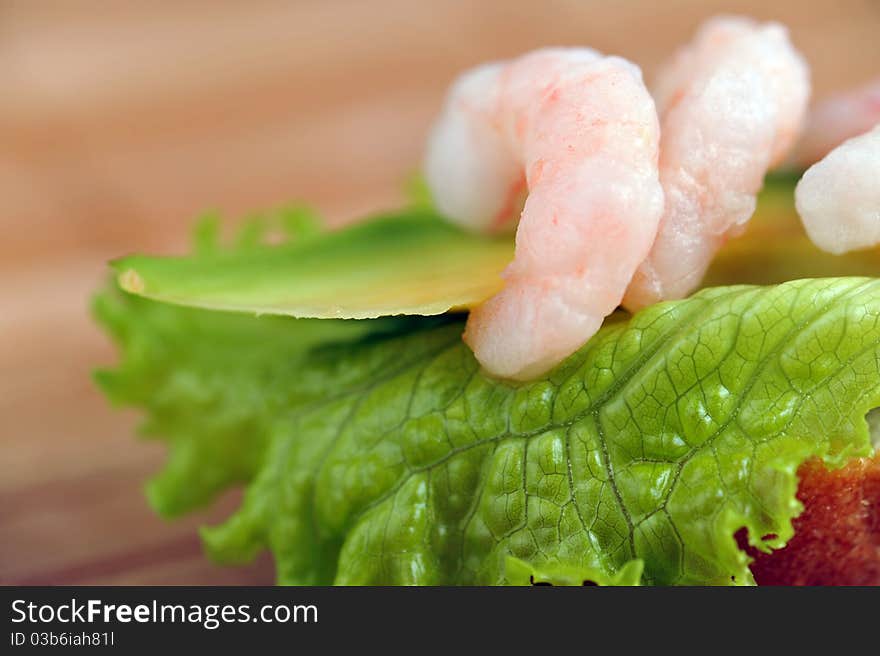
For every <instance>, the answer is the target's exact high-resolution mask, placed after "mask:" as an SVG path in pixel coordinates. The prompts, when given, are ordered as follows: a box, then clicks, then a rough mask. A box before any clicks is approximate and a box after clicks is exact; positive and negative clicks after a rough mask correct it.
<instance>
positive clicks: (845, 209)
mask: <svg viewBox="0 0 880 656" xmlns="http://www.w3.org/2000/svg"><path fill="white" fill-rule="evenodd" d="M795 206H796V207H797V211H798V214H800V216H801V221H803V223H804V227H805V228H806V230H807V234H808V235H809V236H810V239H812V240H813V242H814V243H815V244H816V245H817V246H818V247H819V248H821V249H823V250H826V251H828V252H829V253H834V254H835V255H839V254H841V253H845V252H847V251H851V250H855V249H859V248H868V247H870V246H875V245H877V244H878V243H880V124H878V125H877V126H876V127H875V128H874V129H873V130H871V131H870V132H867V133H866V134H863V135H861V136H858V137H853V138H852V139H850V140H848V141H845V142H844V143H843V144H841V145H840V146H838V147H837V148H835V149H834V150H832V151H831V152H830V153H828V155H826V156H825V158H824V159H822V160H821V161H819V162H818V163H816V164H814V165H813V166H811V167H810V168H809V169H808V170H807V172H806V173H804V177H803V178H801V180H800V182H798V185H797V188H796V189H795Z"/></svg>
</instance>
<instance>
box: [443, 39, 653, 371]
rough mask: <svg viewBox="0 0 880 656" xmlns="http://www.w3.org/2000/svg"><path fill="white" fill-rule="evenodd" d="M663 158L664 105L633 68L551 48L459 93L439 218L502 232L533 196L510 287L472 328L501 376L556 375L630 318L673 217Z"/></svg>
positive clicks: (448, 130) (477, 311) (458, 88)
mask: <svg viewBox="0 0 880 656" xmlns="http://www.w3.org/2000/svg"><path fill="white" fill-rule="evenodd" d="M658 155H659V124H658V121H657V113H656V110H655V108H654V102H653V100H652V99H651V96H650V94H649V93H648V91H647V89H646V88H645V86H644V83H643V82H642V77H641V72H640V70H639V69H638V68H637V67H636V66H635V65H633V64H631V63H629V62H627V61H626V60H624V59H621V58H619V57H604V56H602V55H600V54H599V53H597V52H595V51H593V50H589V49H586V48H576V49H575V48H571V49H568V48H565V49H563V48H552V49H544V50H538V51H535V52H533V53H530V54H526V55H524V56H522V57H520V58H518V59H515V60H512V61H509V62H502V63H496V64H489V65H486V66H483V67H480V68H477V69H474V70H472V71H470V72H468V73H465V74H464V75H463V76H462V77H461V78H460V79H459V80H458V82H456V83H455V85H454V86H453V87H452V89H451V91H450V93H449V96H448V98H447V101H446V104H445V107H444V109H443V111H442V113H441V115H440V117H439V119H438V120H437V123H436V124H435V126H434V129H433V133H432V136H431V138H430V140H429V145H428V152H427V155H426V162H425V171H426V178H427V182H428V185H429V188H430V190H431V192H432V194H433V197H434V199H435V202H436V204H437V206H438V208H439V209H440V210H441V211H442V212H443V213H444V214H446V215H448V216H449V218H450V219H452V220H454V221H456V222H458V223H459V224H461V225H464V226H466V227H468V228H470V229H474V230H484V231H485V230H497V229H501V228H503V227H504V226H505V225H509V222H510V221H511V219H512V218H515V216H516V207H515V202H516V199H517V197H518V196H519V195H520V194H521V192H522V191H523V189H524V188H525V189H527V191H528V196H527V198H526V200H525V204H524V206H523V208H522V213H521V217H520V220H519V225H518V227H517V232H516V249H515V254H514V259H513V262H512V263H511V264H510V265H509V266H508V267H507V269H506V270H505V272H504V274H503V275H504V279H505V287H504V288H503V289H502V291H501V292H499V293H498V294H497V295H495V296H493V297H492V298H490V299H489V300H488V301H486V302H485V303H483V304H482V305H480V306H478V307H476V308H474V309H473V310H472V311H471V314H470V316H469V317H468V321H467V325H466V328H465V333H464V340H465V342H467V344H468V345H469V346H470V347H471V348H472V349H473V351H474V354H475V355H476V357H477V359H478V360H479V361H480V363H481V364H482V365H483V367H484V368H485V369H486V370H487V371H488V372H489V373H491V374H494V375H496V376H500V377H505V378H513V379H528V378H532V377H534V376H537V375H539V374H541V373H543V372H545V371H547V370H549V369H550V368H552V367H553V366H555V365H556V364H558V363H559V362H560V361H561V360H563V359H564V358H565V357H567V356H568V355H570V354H571V353H573V352H574V351H575V350H577V349H578V348H579V347H580V346H582V345H583V344H584V343H586V341H587V340H588V339H589V338H590V337H591V336H592V335H593V334H594V333H595V332H596V331H597V330H598V329H599V327H600V326H601V324H602V321H603V319H604V317H605V316H606V315H608V314H610V313H611V312H612V311H613V310H614V309H615V308H616V307H617V305H618V304H619V303H620V300H621V298H622V296H623V292H624V290H625V289H626V286H627V284H628V283H629V281H630V278H631V277H632V275H633V272H634V271H635V269H636V267H637V266H638V265H639V263H640V262H641V261H642V260H643V259H644V258H645V256H646V255H647V253H648V250H649V249H650V247H651V243H652V241H653V239H654V235H655V234H656V231H657V225H658V221H659V219H660V214H661V212H662V210H663V191H662V188H661V187H660V180H659V175H658V169H657V160H658Z"/></svg>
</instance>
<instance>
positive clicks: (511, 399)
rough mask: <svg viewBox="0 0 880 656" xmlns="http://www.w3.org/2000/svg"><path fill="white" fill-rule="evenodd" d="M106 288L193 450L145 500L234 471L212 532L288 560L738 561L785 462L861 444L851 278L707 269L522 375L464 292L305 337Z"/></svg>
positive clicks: (695, 565)
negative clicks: (512, 378) (683, 292)
mask: <svg viewBox="0 0 880 656" xmlns="http://www.w3.org/2000/svg"><path fill="white" fill-rule="evenodd" d="M101 298H102V299H103V300H101V301H99V303H98V307H99V308H102V306H106V307H104V308H103V309H100V311H99V317H100V318H101V319H102V320H103V321H104V322H105V323H107V324H109V325H110V327H111V328H112V329H114V330H115V331H116V332H117V335H122V345H123V349H124V357H123V364H122V366H121V367H120V369H118V370H116V371H115V372H112V373H105V374H103V375H102V380H103V381H104V385H105V388H106V389H107V390H108V391H109V392H110V393H111V395H112V396H113V397H114V398H117V399H119V400H125V401H129V402H133V403H136V404H140V405H144V406H145V407H146V408H147V410H148V412H149V413H150V416H151V420H150V422H149V424H150V425H151V426H152V427H154V428H155V429H156V430H159V431H161V432H163V433H165V434H166V435H171V436H172V438H171V439H172V449H174V448H177V446H176V445H177V444H178V443H180V444H182V445H184V446H181V447H179V448H185V449H186V450H188V451H189V454H188V455H187V456H186V458H185V459H188V462H187V464H186V465H185V466H183V467H180V469H179V472H177V473H175V474H174V475H173V476H170V475H169V478H167V481H166V483H165V484H163V485H159V486H155V488H154V493H153V501H154V504H156V505H158V506H159V507H160V508H165V509H166V510H167V509H169V508H170V509H172V510H180V509H183V508H186V507H190V506H191V505H193V503H196V502H199V501H203V500H204V499H206V498H207V497H208V496H209V495H210V494H211V493H212V492H214V491H216V490H217V489H219V488H220V487H222V486H223V485H228V484H229V483H231V482H233V481H249V482H248V484H247V488H246V493H245V497H244V501H243V503H242V506H241V508H240V509H239V510H238V511H237V512H236V513H235V514H234V515H233V516H232V517H231V518H230V519H229V520H228V521H227V522H225V523H224V524H222V525H219V526H215V527H211V528H207V529H205V530H204V532H203V537H204V540H205V544H206V546H207V548H208V551H209V553H210V554H211V555H212V556H213V557H214V558H216V559H218V560H221V561H224V562H232V563H234V562H243V561H247V560H248V559H249V558H251V557H253V556H254V554H256V553H257V552H259V551H260V550H262V549H264V548H269V549H271V550H272V552H273V554H274V556H275V561H276V565H277V572H278V580H279V581H280V582H281V583H286V584H315V583H319V584H320V583H333V582H335V583H340V584H378V583H382V584H403V583H405V584H462V583H463V584H468V583H519V584H521V583H524V582H526V579H528V580H529V581H531V582H551V583H576V584H578V585H580V584H581V583H582V582H584V581H587V582H592V583H597V584H634V583H645V584H687V583H699V584H729V583H741V584H746V583H751V582H752V578H751V574H750V572H749V570H748V562H749V558H748V556H747V555H746V554H745V553H744V552H742V551H741V550H740V549H739V548H738V546H737V544H736V542H735V540H734V537H733V536H734V533H736V532H737V531H738V530H739V529H740V528H742V527H745V528H746V529H748V535H749V541H750V543H751V544H752V545H753V546H755V547H756V548H758V549H762V550H767V549H773V548H778V547H781V546H783V545H784V544H785V543H786V541H787V540H788V539H789V538H790V537H791V535H792V525H791V519H792V518H793V517H794V516H796V515H797V514H798V513H799V512H800V510H801V506H800V504H799V502H798V501H797V499H796V497H795V492H796V488H797V475H796V472H797V468H798V466H799V465H800V464H801V463H802V462H804V461H805V460H806V459H808V458H811V457H820V458H823V459H824V460H825V462H826V463H828V464H829V465H830V466H837V465H840V464H842V463H843V462H845V461H846V460H847V459H848V458H850V457H853V456H861V455H868V454H870V453H871V443H870V440H869V435H868V429H867V423H866V421H865V414H866V413H867V411H868V410H870V409H871V408H873V407H876V406H878V405H880V369H878V362H880V281H874V280H871V279H865V278H842V279H814V280H799V281H793V282H788V283H784V284H781V285H778V286H771V287H754V286H734V287H720V288H712V289H707V290H704V291H702V292H699V293H698V294H696V295H695V296H693V297H692V298H690V299H688V300H684V301H677V302H670V303H662V304H659V305H656V306H653V307H651V308H648V309H647V310H645V311H643V312H641V313H639V314H638V315H636V316H635V317H633V318H632V319H629V320H620V321H617V322H610V323H609V325H607V326H606V327H604V328H603V329H602V330H601V331H600V332H599V333H598V334H597V335H596V336H595V337H594V338H593V339H592V340H590V342H589V343H588V344H587V345H586V346H585V347H584V348H583V349H581V350H580V351H579V352H578V353H576V354H575V355H573V356H571V357H570V358H569V359H568V360H567V361H565V362H564V363H563V364H562V365H561V366H560V367H558V368H557V369H556V370H554V371H553V372H551V374H550V375H548V376H547V377H546V378H544V379H541V380H536V381H532V382H529V383H522V384H514V383H509V382H504V381H497V380H493V379H491V378H488V377H486V376H485V375H484V374H483V373H482V372H481V371H480V370H479V367H478V365H477V363H476V362H475V361H474V359H473V356H472V354H471V353H470V351H469V350H468V349H467V347H466V346H465V345H463V344H462V342H461V339H460V336H461V331H462V327H463V324H462V319H461V318H457V317H454V316H452V317H447V318H445V319H437V320H434V321H431V320H428V319H412V320H411V321H410V322H408V323H407V324H406V325H405V326H402V325H401V324H398V323H397V321H399V320H389V321H391V324H389V325H386V326H385V327H384V328H382V329H378V328H377V329H373V328H366V329H365V330H366V332H367V335H366V336H365V335H364V334H360V335H358V334H351V333H349V334H342V335H340V336H338V338H334V337H331V336H330V335H323V334H321V333H323V329H324V328H325V327H326V328H327V329H328V331H329V332H332V329H331V326H332V325H333V324H331V323H328V322H321V323H320V325H319V326H317V327H316V329H315V330H316V332H315V333H314V341H312V342H311V344H310V343H309V338H308V337H307V336H306V335H307V334H308V330H310V329H311V328H310V326H313V325H314V324H313V323H310V322H302V323H301V322H298V321H297V320H292V319H285V318H275V319H271V318H266V317H263V318H259V319H258V318H254V317H248V316H244V315H230V314H225V313H217V312H207V311H204V310H195V309H184V308H178V307H172V306H164V305H161V304H157V303H153V302H151V301H148V300H144V299H138V298H135V297H133V296H131V295H117V296H114V295H109V294H105V295H104V296H102V297H101ZM113 299H115V300H113ZM114 303H116V304H115V305H114ZM108 307H109V308H110V309H109V311H108V309H107V308H108ZM153 313H155V314H153ZM166 313H167V314H166ZM178 313H179V315H180V317H181V318H174V317H173V316H172V315H174V316H177V315H178ZM184 316H185V317H186V318H182V317H184ZM340 323H342V325H341V326H340V328H342V330H348V328H347V326H348V324H346V323H344V322H340ZM377 323H381V322H373V321H365V322H356V323H355V324H354V325H357V326H375V325H376V324H377ZM215 324H216V325H215ZM300 328H302V329H304V330H306V332H304V333H302V335H300V334H299V330H300ZM157 356H158V357H157ZM205 390H207V392H206V391H205ZM174 436H177V437H174ZM255 444H256V448H254V445H255ZM252 450H253V451H255V452H256V453H257V455H254V456H253V457H251V456H249V455H247V454H248V453H250V452H251V451H252ZM175 457H176V456H175V455H174V451H172V463H173V462H174V459H175ZM172 470H174V466H173V465H172ZM204 472H209V474H207V475H206V474H205V473H204ZM210 472H213V474H211V473H210ZM202 476H204V479H200V477H202ZM190 477H192V479H190ZM160 480H161V479H160ZM205 480H207V483H205ZM187 487H194V488H195V490H196V492H191V491H189V490H186V489H185V488H187ZM526 575H527V576H526Z"/></svg>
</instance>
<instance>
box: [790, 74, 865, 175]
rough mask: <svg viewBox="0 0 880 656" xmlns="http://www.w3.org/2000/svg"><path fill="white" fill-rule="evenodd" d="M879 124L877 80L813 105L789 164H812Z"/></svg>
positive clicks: (803, 165) (805, 165) (802, 165)
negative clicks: (813, 107) (848, 140)
mask: <svg viewBox="0 0 880 656" xmlns="http://www.w3.org/2000/svg"><path fill="white" fill-rule="evenodd" d="M878 123H880V77H878V78H875V79H874V80H872V81H870V82H868V83H867V84H865V85H862V86H860V87H858V88H857V89H853V90H850V91H847V92H844V93H840V94H837V95H834V96H831V97H830V98H828V99H827V100H825V101H823V102H821V103H819V104H818V105H816V107H815V109H813V110H812V111H811V112H810V113H809V115H808V116H807V125H806V128H804V135H803V137H802V138H801V140H800V142H799V143H798V144H797V148H796V149H795V152H794V155H793V157H792V161H793V163H794V164H795V165H796V166H801V167H807V166H809V165H810V164H814V163H815V162H818V161H819V160H820V159H822V158H823V157H825V155H827V154H828V153H829V152H831V150H832V149H833V148H835V147H837V146H839V145H840V144H842V143H843V142H844V141H846V140H847V139H850V138H851V137H856V136H858V135H860V134H864V133H865V132H868V131H869V130H871V128H873V127H874V126H875V125H877V124H878Z"/></svg>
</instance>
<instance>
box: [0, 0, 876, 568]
mask: <svg viewBox="0 0 880 656" xmlns="http://www.w3.org/2000/svg"><path fill="white" fill-rule="evenodd" d="M719 10H725V11H728V12H729V11H736V12H741V13H748V14H752V15H755V16H758V17H762V18H781V19H783V20H784V21H785V22H787V23H788V24H789V25H790V26H791V27H792V32H793V35H794V39H795V42H796V43H797V45H798V46H799V47H800V48H801V49H802V50H803V51H804V53H805V54H806V55H807V57H808V58H809V59H810V61H811V64H812V65H813V70H814V81H815V87H816V91H817V95H822V94H823V93H826V92H827V91H829V90H831V89H833V88H836V87H845V86H848V85H851V84H855V83H857V82H859V81H861V80H863V79H866V78H868V77H870V76H871V75H872V74H877V73H878V72H880V70H878V69H880V39H878V38H877V35H878V34H880V0H848V1H840V0H838V1H833V2H831V1H829V2H810V1H809V0H782V1H777V2H757V1H755V2H714V1H705V0H675V1H670V0H667V1H664V2H662V3H661V2H655V1H650V2H649V1H635V0H630V1H628V2H588V1H585V0H579V1H575V0H571V1H565V2H531V3H526V2H511V1H505V0H489V1H486V0H484V1H482V2H437V3H428V2H412V1H411V0H374V1H371V2H364V1H362V0H351V1H340V0H337V1H332V2H331V1H321V0H315V1H305V0H304V1H300V2H265V1H252V2H239V3H231V2H195V3H193V2H186V3H170V2H169V3H146V2H109V1H108V2H94V1H86V2H82V1H80V2H77V1H74V0H69V1H62V0H58V1H57V2H51V1H49V0H46V1H40V0H34V1H32V2H29V1H25V0H23V1H21V2H10V0H3V1H0V234H2V237H0V337H2V339H0V583H72V584H80V583H150V584H152V583H167V584H184V583H189V584H198V583H245V582H250V583H268V582H271V580H272V577H273V572H272V564H271V562H270V560H269V558H268V557H264V558H263V559H261V560H260V561H259V562H258V563H257V564H256V565H255V566H253V567H249V568H243V569H220V568H217V567H214V566H212V565H210V564H208V563H207V561H206V560H205V559H204V558H203V556H202V554H201V553H200V547H199V543H198V540H197V538H196V535H195V527H196V526H198V525H199V524H200V523H203V522H205V521H215V520H217V519H219V518H222V517H223V516H224V515H225V514H226V513H228V512H229V511H230V509H231V508H233V507H234V506H235V503H236V495H235V493H230V495H229V496H227V497H225V498H224V499H223V500H222V501H221V503H220V504H219V506H218V507H215V508H213V509H212V510H211V511H209V512H206V513H204V514H201V515H199V516H195V517H190V518H187V519H183V520H180V521H176V522H173V523H165V522H163V521H162V520H159V519H158V518H156V517H155V516H154V515H153V514H152V513H151V512H150V510H149V509H148V508H147V506H146V503H145V501H144V498H143V495H142V493H141V486H142V484H143V482H144V480H145V479H146V477H147V476H148V475H149V474H150V472H153V471H155V470H156V468H157V467H158V466H159V463H160V462H161V461H162V459H163V453H162V447H161V446H160V445H158V444H156V443H151V442H143V441H136V440H135V439H134V438H133V437H132V431H133V428H134V426H135V423H136V418H137V416H136V413H134V412H133V411H128V412H119V411H113V410H111V409H110V408H109V407H108V406H107V405H106V404H105V403H104V401H103V400H102V399H101V398H100V396H99V395H98V393H97V392H96V390H95V388H94V387H93V385H92V384H91V382H90V379H89V372H90V370H91V369H92V368H93V367H95V366H96V365H100V364H108V363H111V362H113V359H114V353H113V350H112V349H111V348H110V345H109V344H108V343H107V341H106V340H105V338H104V337H103V336H102V335H101V334H100V333H99V332H98V331H97V330H96V328H95V327H94V326H93V325H92V322H91V321H90V319H89V317H88V312H87V304H88V297H89V294H90V292H91V290H93V289H94V288H95V287H96V286H97V285H98V284H99V282H100V281H101V280H102V277H103V276H104V275H105V273H106V271H105V268H104V263H105V262H106V260H107V259H109V258H111V257H114V256H117V255H120V254H123V253H126V252H130V251H133V250H148V251H173V250H175V249H179V248H180V247H181V245H182V244H183V243H184V241H185V238H186V235H187V231H188V225H189V220H190V218H191V217H192V216H193V215H194V214H196V213H198V212H199V211H201V210H203V209H205V208H219V209H221V210H223V211H224V212H226V213H228V214H230V215H232V216H235V215H239V214H241V213H244V212H247V211H248V210H252V209H258V208H266V207H271V206H274V205H277V204H279V203H283V202H285V201H289V200H295V199H307V200H308V201H310V202H311V203H313V204H315V205H317V206H318V207H319V208H320V209H321V210H323V211H324V213H325V214H326V215H327V216H328V217H329V218H330V219H331V220H332V221H334V222H341V221H346V220H350V219H352V218H354V217H356V216H357V215H358V214H359V213H362V212H365V211H368V210H375V209H380V208H383V207H388V206H392V205H394V204H395V203H396V202H398V201H399V199H400V192H399V190H400V182H401V180H403V179H404V178H405V177H406V176H407V175H408V174H409V173H410V172H411V171H412V170H413V169H415V168H416V167H417V166H418V161H419V156H420V153H421V150H422V142H423V138H424V134H425V131H426V128H427V126H428V124H429V121H430V119H431V117H432V115H433V114H434V112H435V111H436V110H437V105H438V102H439V100H440V98H441V96H442V93H443V90H444V87H445V85H446V84H447V83H448V81H449V80H450V79H451V78H452V77H453V76H454V74H455V73H456V71H458V70H460V69H462V68H464V67H466V66H469V65H472V64H474V63H477V62H480V61H483V60H486V59H491V58H498V57H504V56H509V55H513V54H516V53H519V52H522V51H525V50H528V49H530V48H533V47H536V46H539V45H548V44H589V45H592V46H594V47H597V48H599V49H601V50H604V51H607V52H613V53H620V54H624V55H626V56H628V57H630V58H632V59H634V60H636V61H637V62H638V63H639V64H641V65H642V66H643V68H644V69H645V71H646V74H647V75H648V76H649V77H650V74H651V72H652V71H653V70H654V69H655V68H656V65H657V63H658V62H659V61H660V60H661V59H662V57H663V56H664V55H665V54H667V53H668V52H669V51H670V50H671V49H672V48H673V47H674V46H675V44H677V43H680V42H682V41H683V40H685V39H686V38H687V36H688V34H690V33H691V31H692V29H693V27H694V26H695V25H696V24H697V23H698V22H699V21H700V20H701V19H702V18H704V17H706V16H708V15H710V14H713V13H716V12H717V11H719Z"/></svg>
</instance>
